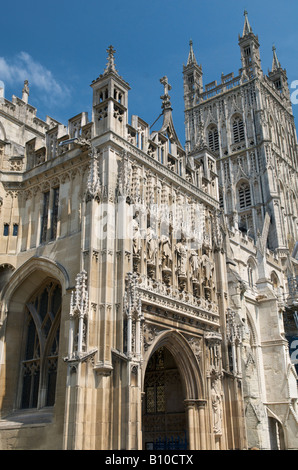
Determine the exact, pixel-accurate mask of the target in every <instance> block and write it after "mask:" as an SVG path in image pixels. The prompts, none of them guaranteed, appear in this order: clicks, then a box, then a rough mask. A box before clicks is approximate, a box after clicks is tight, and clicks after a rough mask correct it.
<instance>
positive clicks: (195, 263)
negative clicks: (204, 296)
mask: <svg viewBox="0 0 298 470" xmlns="http://www.w3.org/2000/svg"><path fill="white" fill-rule="evenodd" d="M189 261H190V266H191V269H192V275H193V279H198V278H199V267H200V263H199V255H198V253H197V251H196V250H191V252H190V257H189Z"/></svg>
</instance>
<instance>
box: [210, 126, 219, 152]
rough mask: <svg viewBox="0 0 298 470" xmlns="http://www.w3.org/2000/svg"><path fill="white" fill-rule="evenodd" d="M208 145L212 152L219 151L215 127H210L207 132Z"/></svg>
mask: <svg viewBox="0 0 298 470" xmlns="http://www.w3.org/2000/svg"><path fill="white" fill-rule="evenodd" d="M208 145H209V147H210V149H211V150H213V152H217V151H218V149H219V139H218V130H217V127H216V126H212V127H210V128H209V130H208Z"/></svg>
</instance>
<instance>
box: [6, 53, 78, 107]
mask: <svg viewBox="0 0 298 470" xmlns="http://www.w3.org/2000/svg"><path fill="white" fill-rule="evenodd" d="M0 80H2V81H3V82H4V83H7V84H9V85H13V86H14V85H19V84H23V83H24V80H28V81H29V86H30V89H31V90H34V92H36V98H37V99H42V100H43V101H47V103H48V104H52V105H53V104H58V103H59V102H61V100H62V99H63V100H65V99H67V98H68V97H69V95H70V89H69V88H68V87H67V86H66V85H64V84H63V83H59V82H58V80H57V79H56V78H55V77H54V76H53V73H52V72H51V71H50V70H48V69H47V68H46V67H44V65H42V64H41V63H39V62H37V61H35V60H34V59H33V58H32V57H31V56H30V54H28V53H27V52H20V53H19V54H18V55H17V56H15V57H14V58H12V59H11V60H9V61H8V60H7V59H5V58H4V57H0Z"/></svg>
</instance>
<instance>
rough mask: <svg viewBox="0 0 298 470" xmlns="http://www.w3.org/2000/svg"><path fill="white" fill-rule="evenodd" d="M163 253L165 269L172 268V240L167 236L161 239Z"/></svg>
mask: <svg viewBox="0 0 298 470" xmlns="http://www.w3.org/2000/svg"><path fill="white" fill-rule="evenodd" d="M160 243H161V253H162V260H163V265H162V267H163V268H168V269H171V268H172V249H171V243H170V239H169V237H168V236H167V235H163V236H162V237H161V242H160Z"/></svg>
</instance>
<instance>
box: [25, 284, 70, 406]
mask: <svg viewBox="0 0 298 470" xmlns="http://www.w3.org/2000/svg"><path fill="white" fill-rule="evenodd" d="M60 310H61V287H60V285H59V284H58V283H57V282H55V281H48V283H47V284H46V285H44V286H43V287H42V288H41V289H40V290H39V291H38V293H37V294H35V295H34V297H33V298H31V300H30V301H29V302H28V303H27V304H26V315H27V317H26V345H25V350H24V356H23V361H22V379H23V380H22V382H23V387H22V396H21V408H37V407H41V406H53V405H54V403H55V389H56V376H57V363H58V350H59V321H58V320H59V316H60ZM41 389H45V390H46V394H45V398H43V400H44V402H42V398H41V393H40V391H41Z"/></svg>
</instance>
